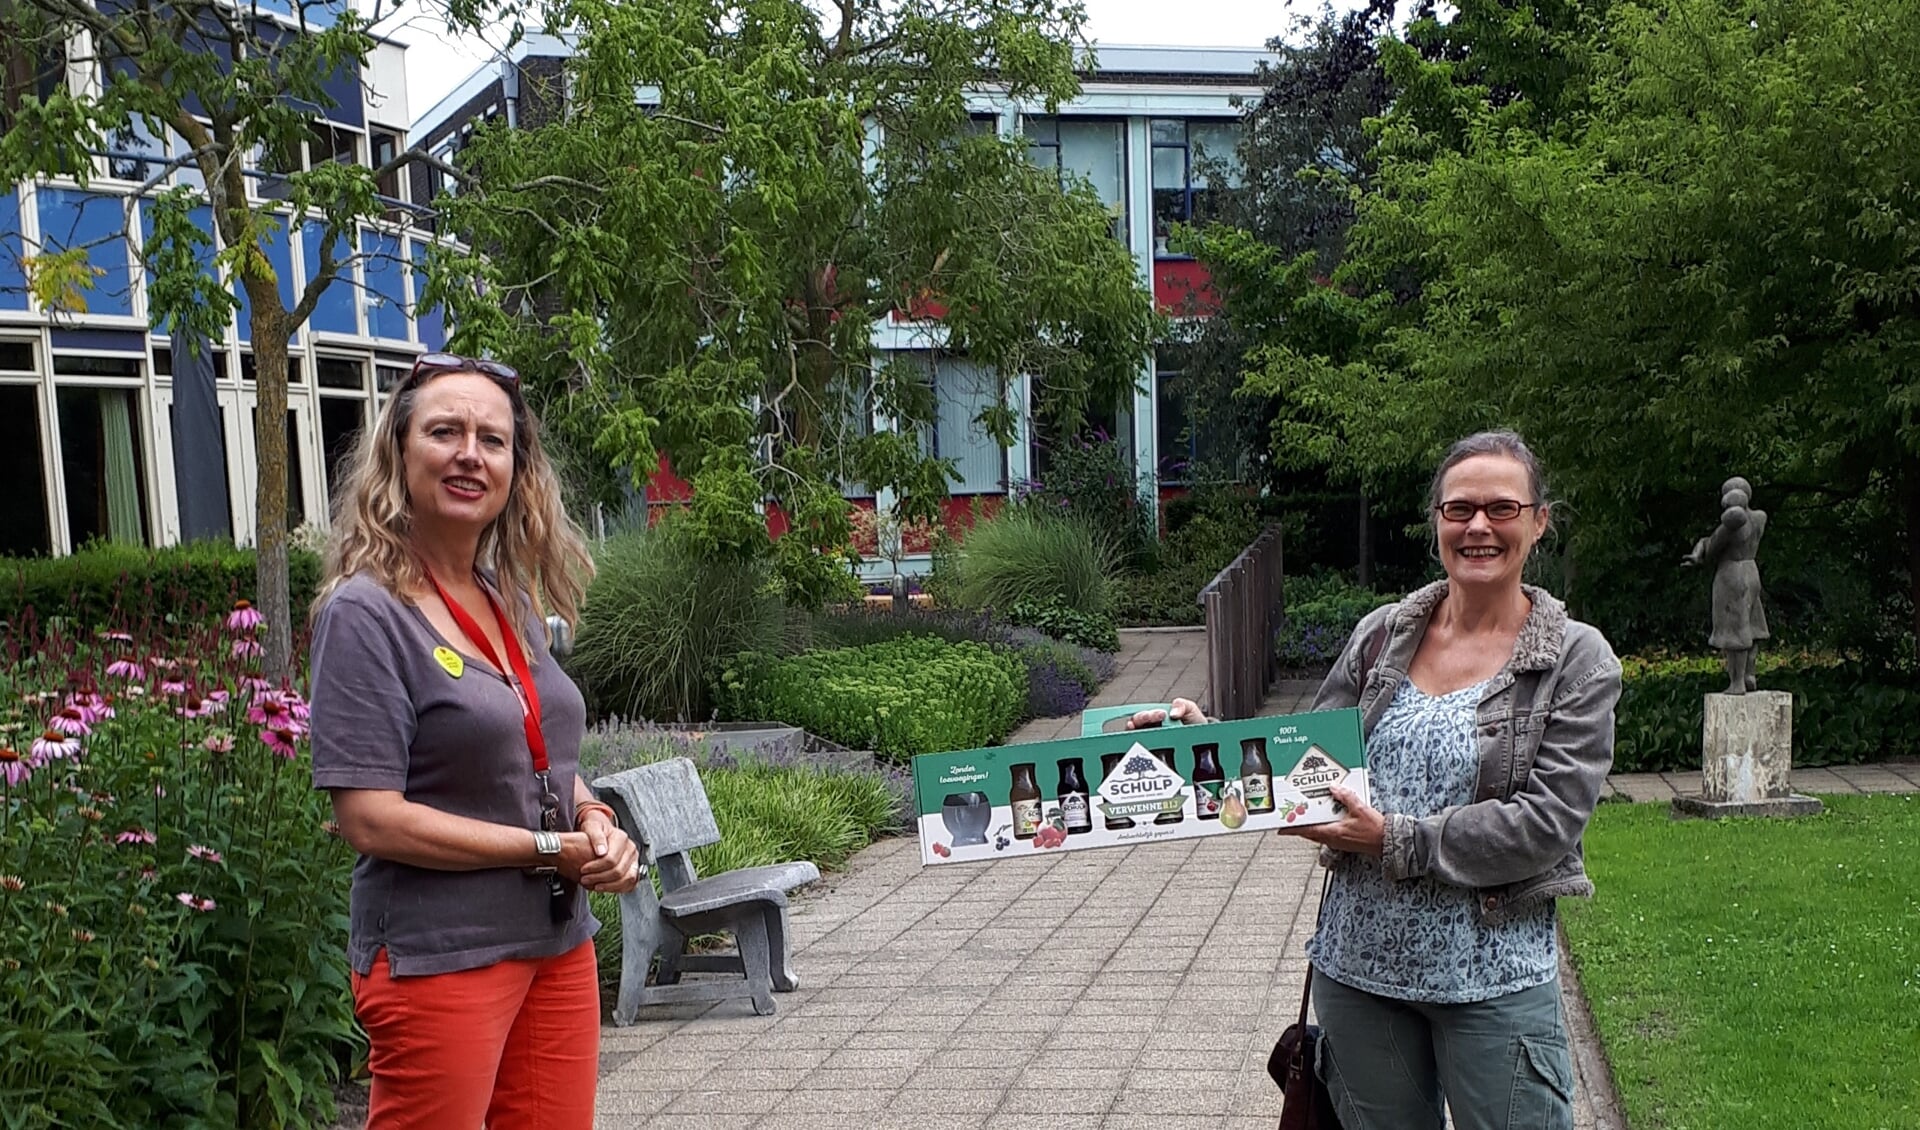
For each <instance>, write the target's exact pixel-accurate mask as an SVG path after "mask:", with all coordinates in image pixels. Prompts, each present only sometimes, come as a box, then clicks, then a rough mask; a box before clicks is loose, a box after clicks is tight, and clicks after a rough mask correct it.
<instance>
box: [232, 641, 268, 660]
mask: <svg viewBox="0 0 1920 1130" xmlns="http://www.w3.org/2000/svg"><path fill="white" fill-rule="evenodd" d="M266 653H267V649H266V648H264V647H261V646H260V641H259V640H250V639H237V640H234V641H233V657H234V658H235V659H258V658H260V657H261V656H262V655H265V654H266Z"/></svg>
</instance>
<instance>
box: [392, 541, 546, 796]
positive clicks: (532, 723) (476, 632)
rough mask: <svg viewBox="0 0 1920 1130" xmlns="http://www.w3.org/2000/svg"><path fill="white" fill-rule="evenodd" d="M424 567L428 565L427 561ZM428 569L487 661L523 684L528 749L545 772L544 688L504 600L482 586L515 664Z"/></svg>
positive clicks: (520, 690)
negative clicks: (497, 651) (501, 654)
mask: <svg viewBox="0 0 1920 1130" xmlns="http://www.w3.org/2000/svg"><path fill="white" fill-rule="evenodd" d="M421 567H422V568H423V569H424V568H426V567H425V566H424V565H423V566H421ZM426 573H427V580H429V581H431V582H433V588H434V591H435V592H438V593H439V594H440V599H441V601H442V602H443V603H445V604H446V606H447V611H448V612H451V613H453V622H454V623H456V624H458V625H460V630H461V631H463V632H465V633H467V638H468V639H470V640H472V641H473V646H475V647H477V648H479V649H480V654H482V655H484V656H486V657H487V662H489V663H491V664H493V666H494V669H495V670H497V671H503V672H504V671H508V670H511V671H512V672H513V677H514V679H515V680H516V681H517V682H518V683H519V684H520V685H519V686H518V687H516V688H514V693H515V694H516V695H517V696H518V697H519V699H520V721H521V722H522V723H523V724H524V725H525V726H526V728H527V750H528V751H529V752H531V753H532V754H533V771H534V772H535V773H545V772H546V771H547V738H546V735H545V734H543V733H541V732H540V688H538V687H536V686H534V685H533V673H532V672H531V671H530V670H528V668H527V657H526V655H525V654H524V653H522V652H521V650H520V641H519V638H518V637H516V636H515V635H514V634H513V629H511V628H509V627H508V626H507V614H506V612H504V611H503V610H502V609H501V608H500V602H499V601H497V600H495V599H493V593H492V592H491V591H490V590H488V589H487V587H486V586H485V585H482V586H480V591H481V592H482V593H485V594H486V598H487V604H488V605H489V606H491V607H492V609H493V618H494V620H495V621H496V622H498V623H499V625H500V638H501V640H503V641H504V642H505V643H506V646H507V659H508V660H509V661H510V662H511V663H512V666H511V667H509V666H508V665H507V664H506V663H502V662H500V657H499V656H497V655H495V654H494V653H493V645H492V644H490V643H488V642H487V634H486V633H485V632H483V631H481V630H480V625H479V623H478V622H476V621H475V620H474V618H473V617H472V616H471V615H469V614H468V613H467V610H466V609H464V608H462V607H460V602H459V601H457V600H455V599H453V598H452V597H451V596H448V595H447V590H446V589H444V588H441V587H440V579H439V578H438V577H435V576H434V575H433V570H431V569H427V570H426Z"/></svg>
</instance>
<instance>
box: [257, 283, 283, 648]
mask: <svg viewBox="0 0 1920 1130" xmlns="http://www.w3.org/2000/svg"><path fill="white" fill-rule="evenodd" d="M260 289H261V290H262V291H264V292H265V293H263V294H260V295H252V294H251V293H250V295H249V296H250V297H251V298H252V300H253V301H252V307H253V324H252V333H253V364H254V389H253V391H254V398H255V400H254V412H253V449H254V462H255V466H256V468H257V476H258V479H257V482H258V486H259V490H258V492H257V493H256V495H255V498H254V503H255V506H256V510H255V514H256V516H257V517H256V520H255V522H254V526H255V530H254V550H255V554H256V556H255V562H254V589H255V592H254V603H255V604H256V606H257V607H258V608H259V610H260V615H261V616H262V617H264V622H263V623H262V624H261V629H262V630H261V640H260V642H261V644H262V645H264V647H265V648H266V654H265V655H264V656H263V657H262V659H261V662H260V671H261V674H263V675H265V676H266V677H267V678H268V679H270V680H272V681H273V682H275V683H278V682H280V681H282V680H284V679H291V678H292V677H293V609H292V597H291V594H289V592H288V591H287V590H288V585H287V336H288V334H289V332H290V328H289V327H288V326H287V324H286V322H287V319H286V315H285V314H283V313H281V312H280V310H279V299H280V296H279V294H278V293H277V289H276V288H275V287H273V286H272V285H271V284H268V285H266V286H263V287H261V288H260ZM251 290H252V288H251V287H249V291H250V292H251ZM262 299H266V301H262ZM269 304H271V308H269Z"/></svg>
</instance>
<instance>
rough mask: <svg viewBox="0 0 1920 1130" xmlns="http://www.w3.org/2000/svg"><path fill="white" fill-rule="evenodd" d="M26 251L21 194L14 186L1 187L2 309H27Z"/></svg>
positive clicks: (0, 290)
mask: <svg viewBox="0 0 1920 1130" xmlns="http://www.w3.org/2000/svg"><path fill="white" fill-rule="evenodd" d="M26 253H27V249H26V243H25V241H24V240H22V239H21V236H20V194H19V193H18V192H17V191H15V190H14V189H13V188H12V187H11V186H8V187H5V188H0V310H25V309H26V308H27V272H26V268H25V267H24V266H23V265H22V259H23V258H24V257H25V255H26Z"/></svg>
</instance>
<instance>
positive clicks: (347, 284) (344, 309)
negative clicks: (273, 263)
mask: <svg viewBox="0 0 1920 1130" xmlns="http://www.w3.org/2000/svg"><path fill="white" fill-rule="evenodd" d="M326 234H327V226H326V225H325V224H323V223H314V222H307V223H303V224H301V225H300V248H301V252H302V253H303V254H304V255H305V256H306V260H307V269H306V281H307V285H308V286H311V285H313V281H314V279H315V278H317V277H319V274H320V262H321V243H322V241H323V240H324V239H325V238H326ZM331 250H332V254H333V258H334V260H335V261H336V262H341V263H344V262H345V261H346V259H347V257H348V255H349V254H350V253H351V251H352V248H351V247H349V246H348V244H347V242H346V240H344V239H336V240H334V243H333V247H332V249H331ZM354 294H355V289H354V285H353V268H352V267H351V266H343V267H341V268H340V270H339V273H338V274H336V275H335V276H334V278H333V280H332V281H331V282H330V283H328V284H327V289H326V290H325V291H324V292H323V293H322V294H321V295H320V302H319V304H318V305H316V306H315V307H314V308H313V317H312V318H310V319H308V321H307V324H308V325H310V326H312V327H313V328H314V329H316V330H320V331H323V332H326V333H336V334H355V335H358V334H359V333H360V318H359V316H358V314H357V312H356V311H355V310H354V306H355V302H354Z"/></svg>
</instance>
